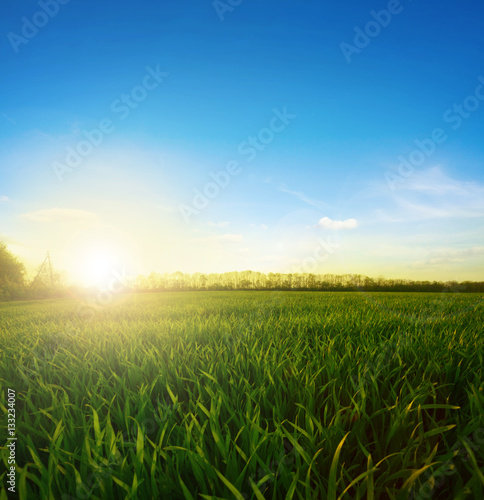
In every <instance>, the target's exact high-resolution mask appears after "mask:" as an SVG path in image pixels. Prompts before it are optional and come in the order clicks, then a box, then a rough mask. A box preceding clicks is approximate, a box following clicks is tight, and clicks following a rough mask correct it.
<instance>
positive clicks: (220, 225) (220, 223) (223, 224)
mask: <svg viewBox="0 0 484 500" xmlns="http://www.w3.org/2000/svg"><path fill="white" fill-rule="evenodd" d="M207 224H208V225H209V226H212V227H226V226H228V225H229V221H226V220H223V221H220V222H212V221H209V222H207Z"/></svg>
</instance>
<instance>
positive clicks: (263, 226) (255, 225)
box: [249, 224, 269, 231]
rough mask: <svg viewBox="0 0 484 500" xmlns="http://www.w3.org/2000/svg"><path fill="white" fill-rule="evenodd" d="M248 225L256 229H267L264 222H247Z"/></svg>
mask: <svg viewBox="0 0 484 500" xmlns="http://www.w3.org/2000/svg"><path fill="white" fill-rule="evenodd" d="M249 227H255V228H258V229H263V230H264V231H265V230H266V229H269V226H267V225H266V224H249Z"/></svg>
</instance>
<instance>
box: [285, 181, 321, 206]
mask: <svg viewBox="0 0 484 500" xmlns="http://www.w3.org/2000/svg"><path fill="white" fill-rule="evenodd" d="M279 191H281V192H282V193H287V194H291V195H292V196H296V198H299V199H300V200H301V201H303V202H304V203H307V204H308V205H311V206H312V207H315V208H320V209H321V208H330V205H329V204H328V203H325V202H324V201H321V200H314V199H312V198H309V197H308V196H306V195H305V194H304V193H303V192H302V191H291V190H290V189H287V187H286V185H285V184H281V185H280V186H279Z"/></svg>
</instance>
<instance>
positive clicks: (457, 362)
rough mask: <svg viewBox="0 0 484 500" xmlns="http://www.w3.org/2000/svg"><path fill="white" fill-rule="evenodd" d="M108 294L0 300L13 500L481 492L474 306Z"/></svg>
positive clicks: (374, 298) (479, 316)
mask: <svg viewBox="0 0 484 500" xmlns="http://www.w3.org/2000/svg"><path fill="white" fill-rule="evenodd" d="M112 299H113V300H111V301H108V300H106V302H107V303H105V304H104V305H99V304H98V305H96V306H94V307H93V308H91V307H88V306H86V305H83V304H82V303H81V302H79V301H77V300H74V299H66V300H49V301H35V302H17V303H6V304H0V349H1V353H0V385H1V399H0V407H1V410H2V416H6V414H7V408H8V403H7V396H8V392H7V390H8V389H13V390H14V391H15V417H16V428H15V435H16V437H17V441H16V449H15V459H16V462H17V491H18V496H19V498H21V499H35V498H42V499H44V498H45V499H56V500H57V499H63V500H64V499H79V500H84V499H88V498H91V499H117V498H120V499H122V498H130V499H136V498H139V499H184V498H186V499H192V498H193V499H198V498H205V499H209V498H224V499H232V498H237V499H242V498H247V499H248V498H255V499H263V498H271V499H284V498H287V499H291V498H293V499H306V498H308V499H309V498H321V499H326V498H327V499H330V500H333V499H336V498H362V499H363V498H365V499H366V498H367V499H387V498H388V499H392V498H395V499H403V498H405V499H407V498H434V499H450V498H474V499H481V498H484V475H483V473H482V469H483V467H484V392H483V366H484V359H483V353H484V337H483V319H484V314H483V313H484V307H483V297H482V295H476V294H456V295H451V294H418V293H402V294H398V293H374V294H364V293H358V292H354V293H353V292H347V293H331V292H328V293H312V292H183V293H165V294H133V295H118V296H114V297H113V298H112ZM6 421H7V419H6V418H2V427H1V436H2V441H1V442H0V445H1V446H2V449H1V454H2V458H1V463H2V465H0V467H1V468H0V475H1V476H2V491H1V494H0V498H1V499H4V498H7V497H15V495H11V494H10V493H9V492H8V491H7V489H6V488H7V483H6V480H7V476H6V474H7V472H6V471H7V461H8V458H9V456H10V454H9V453H10V452H9V449H8V448H7V447H6V443H7V424H6ZM4 466H5V467H4Z"/></svg>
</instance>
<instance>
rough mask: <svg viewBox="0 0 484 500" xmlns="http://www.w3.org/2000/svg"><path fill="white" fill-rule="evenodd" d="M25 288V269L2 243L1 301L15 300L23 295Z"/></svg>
mask: <svg viewBox="0 0 484 500" xmlns="http://www.w3.org/2000/svg"><path fill="white" fill-rule="evenodd" d="M24 286H25V267H24V265H23V264H22V263H21V262H20V261H19V260H18V259H17V257H15V256H14V255H13V254H12V253H11V252H10V251H9V250H8V248H7V245H6V244H5V243H2V242H0V300H2V299H3V300H9V299H15V298H18V297H20V296H21V295H22V293H23V291H24Z"/></svg>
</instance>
